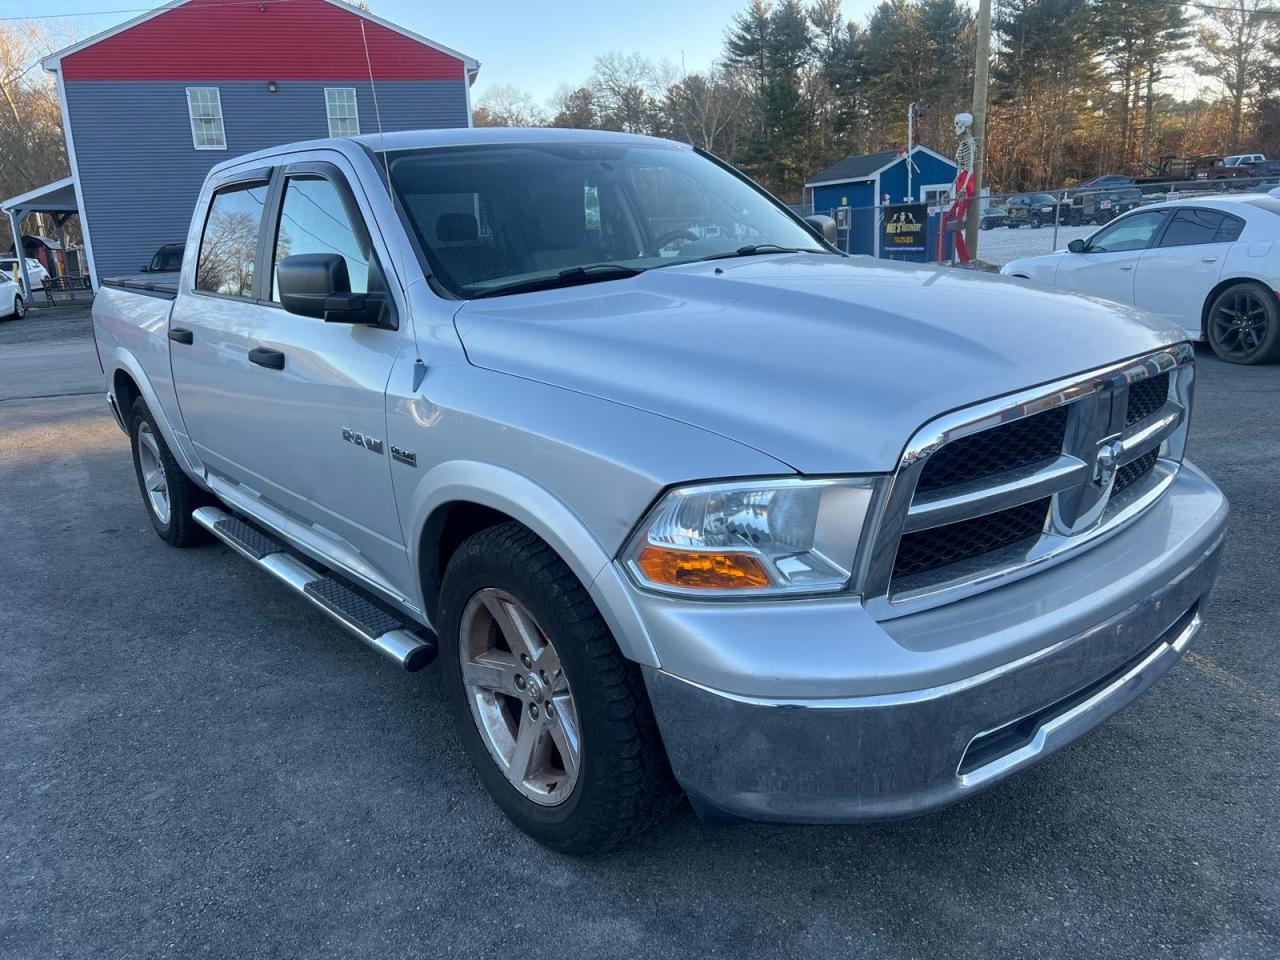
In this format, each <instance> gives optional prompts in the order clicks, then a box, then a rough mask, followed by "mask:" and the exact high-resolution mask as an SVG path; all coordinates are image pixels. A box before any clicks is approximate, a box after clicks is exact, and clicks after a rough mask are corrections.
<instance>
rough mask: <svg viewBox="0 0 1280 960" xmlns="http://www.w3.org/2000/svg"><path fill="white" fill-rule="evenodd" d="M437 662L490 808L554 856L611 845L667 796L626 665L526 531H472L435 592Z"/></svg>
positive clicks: (635, 676)
mask: <svg viewBox="0 0 1280 960" xmlns="http://www.w3.org/2000/svg"><path fill="white" fill-rule="evenodd" d="M437 620H438V622H439V623H440V662H441V665H442V670H443V672H444V683H445V689H446V693H447V695H448V698H449V702H450V704H451V706H452V708H453V712H454V715H455V717H456V719H457V722H458V727H459V730H460V733H461V736H462V741H463V745H464V746H465V748H466V751H467V754H468V756H469V757H470V758H471V762H472V763H473V764H474V765H475V768H476V772H477V773H478V775H479V777H480V779H481V781H482V782H483V783H484V785H485V787H486V789H488V791H489V793H490V795H491V796H492V797H493V799H494V801H495V802H496V803H497V804H498V806H499V807H500V808H501V809H502V811H503V812H504V813H505V814H506V815H507V816H508V817H509V818H510V819H511V820H512V821H514V822H515V824H516V826H518V827H519V828H520V829H521V830H523V831H524V832H525V833H527V834H529V835H530V836H531V837H533V838H534V839H535V840H537V841H538V842H539V843H542V844H544V845H546V846H548V847H551V848H552V849H555V850H559V851H561V852H562V853H570V854H596V853H602V852H604V851H606V850H610V849H613V848H614V847H617V846H619V845H620V844H622V843H625V842H626V841H628V840H630V839H631V838H632V837H634V836H636V835H637V834H639V833H641V832H642V831H643V830H645V829H647V828H648V827H650V826H652V825H653V824H654V823H656V822H657V821H659V820H661V819H662V818H663V817H665V816H666V815H667V814H668V813H669V812H670V811H671V810H672V809H673V808H674V806H675V804H676V802H677V801H678V799H679V790H678V788H677V787H676V784H675V781H674V778H673V777H672V775H671V771H670V768H669V766H668V764H667V759H666V754H665V752H664V751H663V748H662V742H661V739H660V737H659V734H658V728H657V724H656V722H655V721H654V718H653V711H652V709H651V708H650V706H649V700H648V697H647V696H646V694H645V690H644V683H643V680H642V679H641V676H640V671H639V669H638V668H637V667H636V665H635V664H633V663H631V662H630V661H628V660H627V659H626V658H624V657H623V656H622V653H621V651H620V650H619V649H618V645H617V644H616V643H615V642H614V639H613V636H612V634H610V632H609V628H608V627H607V626H606V625H605V622H604V620H603V619H602V618H601V616H600V613H599V611H598V610H597V609H596V607H595V604H594V603H593V602H592V600H591V597H590V596H589V595H588V594H587V591H586V590H585V589H584V588H583V586H582V584H581V583H580V582H579V581H578V578H577V577H576V576H575V575H574V574H573V571H571V570H570V569H569V568H568V566H567V565H566V564H565V563H564V561H563V560H561V559H560V557H559V556H558V555H557V554H556V552H555V551H554V550H552V549H551V547H549V546H548V545H547V544H546V543H545V542H543V541H542V540H541V539H540V538H539V537H538V536H537V535H536V534H534V533H533V532H532V531H531V530H529V529H528V528H527V527H524V526H522V525H521V524H518V523H514V522H511V523H504V524H500V525H498V526H495V527H490V528H488V529H486V530H482V531H481V532H479V533H477V534H475V535H474V536H472V537H471V538H470V539H468V540H467V541H466V542H465V543H463V544H462V545H461V546H460V547H459V548H458V550H457V552H456V553H455V554H454V556H453V558H452V559H451V560H450V562H449V565H448V568H447V569H446V571H445V575H444V583H443V584H442V586H441V591H440V614H439V617H438V618H437Z"/></svg>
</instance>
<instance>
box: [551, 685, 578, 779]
mask: <svg viewBox="0 0 1280 960" xmlns="http://www.w3.org/2000/svg"><path fill="white" fill-rule="evenodd" d="M554 703H555V707H556V713H555V718H554V719H553V720H552V721H551V722H550V723H549V724H548V728H547V729H548V731H549V732H550V734H551V739H552V741H553V742H554V743H555V745H556V749H557V750H558V751H559V752H560V760H561V762H562V763H563V764H564V772H565V774H566V775H567V776H568V777H569V779H570V780H573V779H574V778H575V777H576V776H577V774H578V757H579V756H580V755H581V753H582V735H581V733H580V731H579V727H578V711H577V708H576V707H575V706H574V703H573V697H571V696H568V695H567V694H566V695H564V696H561V697H556V698H555V699H554Z"/></svg>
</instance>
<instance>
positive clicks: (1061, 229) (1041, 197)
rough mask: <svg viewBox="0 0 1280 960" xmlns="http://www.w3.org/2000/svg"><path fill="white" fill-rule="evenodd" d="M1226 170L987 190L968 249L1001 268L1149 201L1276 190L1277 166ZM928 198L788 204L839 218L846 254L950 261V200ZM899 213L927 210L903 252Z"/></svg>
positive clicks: (1278, 180) (1088, 232) (1060, 246)
mask: <svg viewBox="0 0 1280 960" xmlns="http://www.w3.org/2000/svg"><path fill="white" fill-rule="evenodd" d="M1231 169H1232V168H1214V169H1213V171H1211V173H1219V175H1218V176H1216V177H1213V176H1211V175H1205V176H1202V177H1199V178H1196V179H1181V180H1154V179H1138V180H1134V179H1131V178H1128V177H1104V178H1099V180H1098V181H1089V182H1087V183H1083V184H1080V185H1078V186H1074V187H1061V188H1057V189H1053V190H1025V191H1020V192H1017V193H996V194H990V195H988V196H984V197H982V198H981V199H980V200H978V201H974V202H976V203H977V204H978V209H979V228H980V229H979V233H978V246H977V250H971V251H970V253H971V254H973V255H974V256H975V258H976V259H978V260H980V261H983V262H985V263H987V264H991V265H992V266H996V267H1001V266H1004V265H1005V264H1006V263H1008V262H1009V261H1011V260H1016V259H1018V258H1020V257H1033V256H1039V255H1041V254H1046V253H1052V252H1053V251H1055V250H1061V249H1064V248H1065V247H1066V246H1067V244H1069V243H1070V242H1071V241H1072V240H1076V239H1084V238H1086V237H1089V236H1091V235H1092V234H1093V233H1094V232H1095V231H1097V230H1098V229H1099V228H1100V227H1101V226H1103V225H1105V224H1107V223H1109V222H1110V221H1111V220H1114V219H1115V218H1116V217H1118V216H1120V215H1121V214H1125V213H1128V212H1129V211H1131V210H1134V209H1137V208H1138V207H1142V206H1146V205H1148V204H1152V203H1159V202H1161V201H1164V200H1177V199H1186V198H1193V197H1209V196H1214V195H1224V194H1225V195H1237V196H1238V195H1240V194H1243V193H1267V192H1269V191H1270V190H1272V189H1280V170H1277V172H1276V174H1274V175H1271V176H1230V175H1229V173H1228V171H1230V170H1231ZM1220 171H1221V172H1220ZM929 200H930V201H931V202H928V203H917V204H891V205H888V206H885V205H876V206H874V207H851V208H845V209H844V210H835V209H831V210H826V209H821V210H815V209H814V207H813V206H812V205H811V204H796V205H794V206H792V208H791V209H792V210H794V211H795V212H796V213H798V214H800V215H801V216H810V215H812V214H813V213H815V212H816V213H820V214H825V215H827V216H830V217H832V218H833V219H836V220H837V221H838V223H839V224H840V226H841V227H842V229H841V230H840V241H839V245H840V247H841V249H843V250H846V251H847V252H849V253H862V254H869V255H871V256H878V257H884V258H888V259H903V260H916V261H923V260H939V259H941V260H950V259H952V257H953V256H954V249H953V247H952V245H951V241H950V238H949V237H948V236H947V235H946V234H945V233H943V231H942V229H941V227H942V215H943V213H945V212H946V210H947V209H948V208H949V207H950V201H949V200H945V199H943V198H941V197H938V196H936V195H935V196H932V197H930V198H929ZM904 212H906V213H907V214H908V215H910V216H913V217H914V216H918V215H919V213H920V212H923V213H924V215H925V216H926V217H927V226H926V227H925V232H926V234H927V236H926V242H925V249H924V250H923V251H917V250H915V249H912V250H911V251H909V252H907V253H901V252H898V251H897V250H896V249H895V248H894V247H892V246H891V245H890V244H889V242H888V241H889V239H890V232H889V231H888V230H886V223H890V224H892V223H894V222H895V220H898V219H901V216H902V215H903V214H904ZM939 251H941V253H939Z"/></svg>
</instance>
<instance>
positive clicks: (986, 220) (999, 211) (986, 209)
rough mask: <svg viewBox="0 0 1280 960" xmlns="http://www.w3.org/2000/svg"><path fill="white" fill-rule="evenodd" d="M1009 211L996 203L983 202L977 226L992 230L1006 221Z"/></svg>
mask: <svg viewBox="0 0 1280 960" xmlns="http://www.w3.org/2000/svg"><path fill="white" fill-rule="evenodd" d="M1008 219H1009V211H1008V210H1007V209H1006V208H1005V207H1003V206H1001V205H1000V204H998V203H992V204H989V205H987V204H984V205H983V207H982V213H981V221H980V223H979V226H980V228H981V229H983V230H994V229H995V228H996V227H1002V226H1004V225H1005V223H1007V222H1008Z"/></svg>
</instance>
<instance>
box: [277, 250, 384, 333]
mask: <svg viewBox="0 0 1280 960" xmlns="http://www.w3.org/2000/svg"><path fill="white" fill-rule="evenodd" d="M276 281H277V283H279V285H280V305H281V306H282V307H284V308H285V309H286V310H288V311H289V312H290V313H296V314H298V315H299V316H302V317H315V318H316V319H317V320H324V321H325V322H327V323H355V324H365V325H368V326H380V325H381V323H382V315H383V306H384V303H383V300H382V299H381V298H380V297H371V296H370V295H369V294H366V293H352V292H351V279H350V277H349V276H348V275H347V261H346V260H344V259H343V258H342V257H341V256H340V255H338V254H336V253H300V254H297V255H296V256H292V257H285V258H284V259H283V260H281V261H280V262H279V263H277V264H276Z"/></svg>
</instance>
